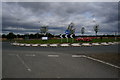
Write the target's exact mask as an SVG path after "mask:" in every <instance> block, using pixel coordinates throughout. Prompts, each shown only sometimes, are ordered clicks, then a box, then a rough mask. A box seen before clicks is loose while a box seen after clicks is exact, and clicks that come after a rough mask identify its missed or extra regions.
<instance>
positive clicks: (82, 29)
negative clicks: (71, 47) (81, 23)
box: [81, 27, 85, 35]
mask: <svg viewBox="0 0 120 80" xmlns="http://www.w3.org/2000/svg"><path fill="white" fill-rule="evenodd" d="M84 33H85V28H84V27H82V28H81V34H82V35H83V34H84Z"/></svg>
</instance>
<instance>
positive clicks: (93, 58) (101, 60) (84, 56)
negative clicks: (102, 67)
mask: <svg viewBox="0 0 120 80" xmlns="http://www.w3.org/2000/svg"><path fill="white" fill-rule="evenodd" d="M84 57H85V58H88V59H91V60H94V61H97V62H101V63H103V64H106V65H109V66H112V67H115V68H118V69H120V67H119V66H116V65H113V64H111V63H108V62H105V61H102V60H99V59H95V58H92V57H89V56H84Z"/></svg>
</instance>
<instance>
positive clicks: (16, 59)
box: [2, 42, 120, 78]
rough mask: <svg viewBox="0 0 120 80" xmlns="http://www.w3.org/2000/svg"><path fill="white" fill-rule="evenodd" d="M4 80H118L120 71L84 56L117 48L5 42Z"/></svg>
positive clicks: (116, 50)
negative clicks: (51, 79) (67, 79)
mask: <svg viewBox="0 0 120 80" xmlns="http://www.w3.org/2000/svg"><path fill="white" fill-rule="evenodd" d="M2 51H3V52H2V58H3V59H2V62H3V65H2V67H3V68H2V71H3V72H2V77H3V78H118V77H119V71H120V69H118V68H116V67H113V66H110V65H107V64H104V63H100V62H98V61H95V60H91V59H88V58H85V57H83V55H86V56H87V54H93V53H98V54H102V53H108V54H109V53H115V54H116V53H118V45H110V46H93V47H20V46H17V47H16V46H12V45H10V43H7V42H3V48H2Z"/></svg>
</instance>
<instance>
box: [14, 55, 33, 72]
mask: <svg viewBox="0 0 120 80" xmlns="http://www.w3.org/2000/svg"><path fill="white" fill-rule="evenodd" d="M16 56H17V58H18V59H19V60H20V61H21V62H22V64H23V65H24V66H25V67H26V68H27V70H28V71H30V72H31V71H32V70H31V69H30V68H29V67H28V65H27V64H26V63H25V62H24V60H23V59H22V58H21V57H20V56H19V55H16Z"/></svg>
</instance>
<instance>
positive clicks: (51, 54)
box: [48, 54, 59, 57]
mask: <svg viewBox="0 0 120 80" xmlns="http://www.w3.org/2000/svg"><path fill="white" fill-rule="evenodd" d="M48 57H59V55H53V54H51V55H48Z"/></svg>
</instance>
